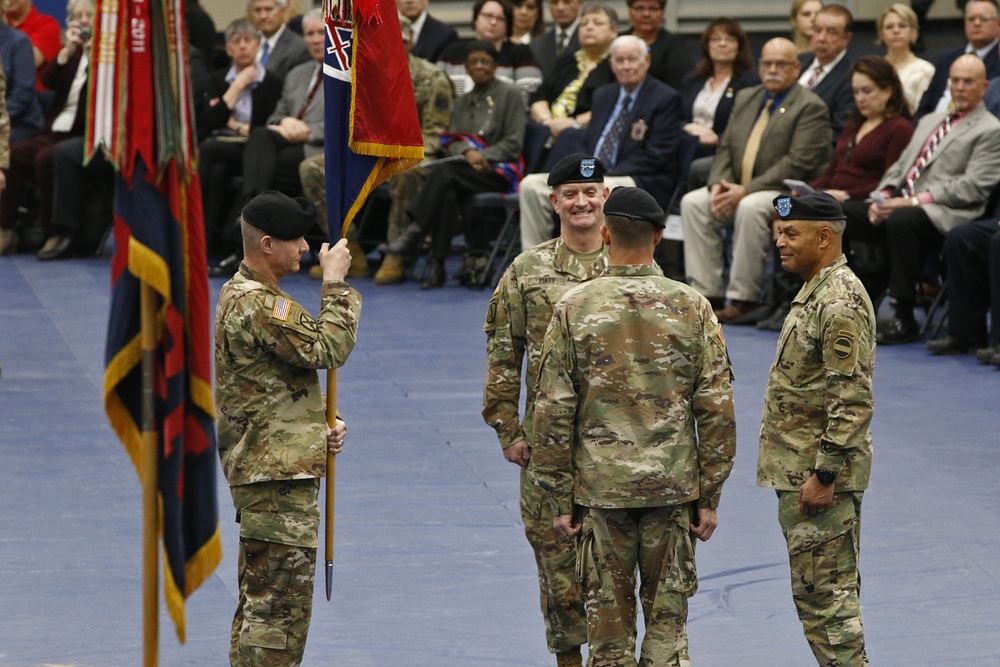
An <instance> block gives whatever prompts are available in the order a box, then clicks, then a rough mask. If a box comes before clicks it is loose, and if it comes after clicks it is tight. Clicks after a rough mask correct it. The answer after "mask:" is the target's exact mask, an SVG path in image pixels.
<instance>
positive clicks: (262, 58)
mask: <svg viewBox="0 0 1000 667" xmlns="http://www.w3.org/2000/svg"><path fill="white" fill-rule="evenodd" d="M247 14H248V15H249V16H248V18H249V20H250V22H251V23H253V25H254V27H255V28H257V30H258V32H260V38H261V45H260V49H258V50H257V62H259V63H260V64H261V65H263V66H264V67H266V68H267V69H269V70H271V71H272V72H274V73H275V74H277V75H278V76H280V77H281V78H282V79H285V78H287V77H288V74H289V72H291V71H292V70H293V69H294V68H296V67H298V66H299V65H302V64H306V63H308V62H309V60H310V53H309V49H308V48H307V46H306V43H305V40H303V39H302V35H300V34H298V33H297V32H295V31H293V30H290V29H289V28H288V26H287V25H286V21H287V20H288V0H249V2H248V3H247ZM304 30H305V29H304V28H303V32H304Z"/></svg>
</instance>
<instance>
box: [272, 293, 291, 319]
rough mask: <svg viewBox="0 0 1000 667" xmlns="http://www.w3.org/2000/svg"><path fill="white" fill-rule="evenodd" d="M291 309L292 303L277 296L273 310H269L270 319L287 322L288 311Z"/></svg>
mask: <svg viewBox="0 0 1000 667" xmlns="http://www.w3.org/2000/svg"><path fill="white" fill-rule="evenodd" d="M291 308H292V302H291V301H289V300H288V299H283V298H282V297H280V296H279V297H278V298H276V299H275V300H274V308H272V309H271V319H273V320H279V321H281V322H287V321H288V311H290V310H291Z"/></svg>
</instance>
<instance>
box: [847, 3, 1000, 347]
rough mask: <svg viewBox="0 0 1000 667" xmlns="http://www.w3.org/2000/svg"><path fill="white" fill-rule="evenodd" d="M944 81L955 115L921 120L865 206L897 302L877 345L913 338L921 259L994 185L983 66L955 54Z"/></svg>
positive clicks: (999, 175)
mask: <svg viewBox="0 0 1000 667" xmlns="http://www.w3.org/2000/svg"><path fill="white" fill-rule="evenodd" d="M969 4H970V5H971V4H972V3H969ZM948 78H949V81H950V84H949V85H950V87H951V98H952V102H953V104H954V111H953V112H943V113H932V114H930V115H928V116H925V117H924V118H923V119H921V121H920V123H919V124H918V125H917V129H916V130H915V131H914V132H913V137H912V138H911V139H910V143H909V144H907V146H906V148H904V149H903V152H902V154H901V155H900V156H899V159H898V160H896V161H895V162H894V163H893V164H892V166H890V167H889V169H888V171H886V172H885V176H883V177H882V181H881V182H880V183H879V185H878V190H879V192H881V193H882V195H883V197H884V201H883V202H882V203H878V202H872V203H871V204H870V205H869V207H868V221H869V222H870V223H871V224H872V225H875V226H883V227H884V229H885V235H886V243H887V246H888V251H889V252H888V254H889V296H890V297H892V298H893V299H895V300H896V313H895V316H894V317H893V318H892V319H890V320H888V321H887V322H882V323H880V326H879V332H878V342H879V344H881V345H891V344H894V343H910V342H914V341H916V340H917V339H919V338H920V328H919V327H918V326H917V323H916V321H915V319H914V317H913V307H914V305H915V303H916V284H917V282H918V281H919V280H920V276H921V271H922V270H923V264H924V259H925V257H927V256H928V255H930V254H931V253H937V252H939V251H940V249H941V244H942V243H943V242H944V235H945V233H947V232H948V231H949V230H951V229H954V228H956V227H959V226H961V225H965V224H967V223H969V222H971V221H973V220H975V219H976V218H978V217H980V216H981V215H982V214H983V212H984V211H985V209H986V203H987V201H988V200H989V197H990V193H991V192H992V191H993V189H994V188H995V187H996V185H997V182H998V181H1000V120H997V118H996V117H995V116H994V115H993V114H991V113H990V112H989V111H988V110H987V109H986V107H985V106H984V105H983V104H982V100H983V94H984V93H985V92H986V86H987V81H986V67H985V65H984V64H983V62H982V61H981V60H980V59H979V58H978V57H977V56H975V55H973V54H966V55H962V56H959V57H958V59H957V60H955V62H954V63H952V65H951V69H950V70H949V77H948ZM848 224H850V223H848Z"/></svg>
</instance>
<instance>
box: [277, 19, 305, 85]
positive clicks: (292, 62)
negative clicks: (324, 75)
mask: <svg viewBox="0 0 1000 667" xmlns="http://www.w3.org/2000/svg"><path fill="white" fill-rule="evenodd" d="M311 59H312V57H311V56H310V55H309V49H308V48H306V40H304V39H302V35H299V34H298V33H296V32H294V31H292V30H291V29H289V28H288V27H287V26H286V27H285V30H284V31H283V32H282V33H281V37H279V38H278V41H277V42H276V43H275V45H274V48H272V49H271V52H270V53H269V54H268V56H267V68H268V69H269V70H271V71H272V72H274V73H275V74H277V75H278V76H280V77H281V78H282V79H284V78H285V77H286V76H288V73H289V72H291V71H292V69H293V68H294V67H295V66H296V65H301V64H302V63H306V62H309V61H310V60H311Z"/></svg>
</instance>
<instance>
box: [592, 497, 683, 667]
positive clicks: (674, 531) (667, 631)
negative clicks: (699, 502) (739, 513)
mask: <svg viewBox="0 0 1000 667" xmlns="http://www.w3.org/2000/svg"><path fill="white" fill-rule="evenodd" d="M583 509H584V511H585V513H584V515H583V529H582V530H581V532H580V543H579V547H578V550H579V556H578V559H579V564H578V567H579V574H578V576H579V577H580V583H581V586H582V588H583V592H584V599H585V601H586V605H587V630H588V643H589V646H588V653H589V655H588V659H587V665H588V667H635V666H636V659H635V643H636V634H637V633H636V604H635V583H636V582H635V572H636V569H637V568H638V570H639V576H640V584H639V599H640V602H641V603H642V613H643V616H644V618H645V619H646V635H645V637H644V638H643V640H642V649H641V651H640V656H639V662H638V664H639V665H640V667H690V664H691V662H690V659H689V658H688V639H687V614H688V598H689V597H691V596H692V595H694V593H695V591H696V590H697V589H698V573H697V571H696V570H695V563H694V541H693V538H692V536H691V531H690V526H691V506H690V505H689V504H686V505H668V506H666V507H648V508H639V509H596V508H583Z"/></svg>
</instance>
